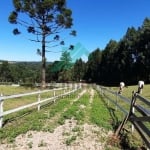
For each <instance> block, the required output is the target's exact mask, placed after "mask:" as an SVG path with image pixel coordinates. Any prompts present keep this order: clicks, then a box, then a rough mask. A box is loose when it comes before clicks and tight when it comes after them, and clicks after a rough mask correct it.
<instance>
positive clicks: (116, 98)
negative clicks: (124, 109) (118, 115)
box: [116, 92, 118, 110]
mask: <svg viewBox="0 0 150 150" xmlns="http://www.w3.org/2000/svg"><path fill="white" fill-rule="evenodd" d="M117 103H118V92H116V104H117ZM117 108H118V107H117V105H116V110H117Z"/></svg>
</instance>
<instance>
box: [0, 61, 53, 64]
mask: <svg viewBox="0 0 150 150" xmlns="http://www.w3.org/2000/svg"><path fill="white" fill-rule="evenodd" d="M5 61H7V62H8V63H9V64H41V61H9V60H0V64H2V62H5ZM46 63H47V64H51V63H52V62H46Z"/></svg>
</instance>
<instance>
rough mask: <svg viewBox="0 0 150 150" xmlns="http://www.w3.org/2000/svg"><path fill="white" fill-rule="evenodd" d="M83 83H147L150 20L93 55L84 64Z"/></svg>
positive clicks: (149, 73)
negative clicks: (85, 69) (89, 81)
mask: <svg viewBox="0 0 150 150" xmlns="http://www.w3.org/2000/svg"><path fill="white" fill-rule="evenodd" d="M85 79H91V81H92V82H99V83H101V84H118V83H119V82H120V81H124V82H125V83H127V84H137V81H138V80H144V81H145V82H146V83H149V82H150V19H149V18H145V19H144V21H143V24H142V26H141V27H138V29H135V28H134V27H130V28H128V29H127V32H126V33H125V35H124V36H123V37H122V39H121V40H120V41H119V42H117V41H114V40H110V42H109V43H108V44H107V45H106V47H105V49H104V50H103V51H100V50H99V49H97V50H95V51H93V52H92V53H91V54H90V56H89V59H88V62H87V71H86V73H85Z"/></svg>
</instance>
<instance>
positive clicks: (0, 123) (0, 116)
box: [0, 86, 80, 128]
mask: <svg viewBox="0 0 150 150" xmlns="http://www.w3.org/2000/svg"><path fill="white" fill-rule="evenodd" d="M79 88H80V87H79V86H74V87H71V88H69V89H68V88H67V87H65V88H57V89H51V90H43V91H36V92H31V93H24V94H17V95H11V96H0V128H2V126H3V117H4V116H6V115H8V114H11V113H14V112H18V111H20V110H23V109H26V108H30V107H33V106H37V108H38V111H39V110H40V107H41V104H44V103H46V102H52V101H54V102H55V100H57V99H59V98H61V97H63V96H66V95H69V94H71V93H73V92H75V91H76V90H77V89H79ZM66 89H68V90H69V91H68V92H65V90H66ZM63 90H64V92H63V93H60V94H59V95H55V92H56V91H63ZM48 92H53V93H54V94H53V97H50V98H46V99H43V100H41V94H42V93H48ZM31 95H38V96H37V102H33V103H30V104H27V105H24V106H21V107H18V108H14V109H11V110H7V111H3V110H4V109H3V104H4V102H5V100H6V99H7V100H8V99H13V98H20V97H24V96H31Z"/></svg>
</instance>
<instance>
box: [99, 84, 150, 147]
mask: <svg viewBox="0 0 150 150" xmlns="http://www.w3.org/2000/svg"><path fill="white" fill-rule="evenodd" d="M96 88H97V90H98V91H99V92H100V94H101V95H102V96H104V97H105V98H106V100H107V103H108V105H109V102H111V103H113V104H114V106H115V107H116V110H117V108H118V109H119V110H120V111H122V112H123V113H124V119H123V120H122V122H121V124H120V126H119V127H118V129H117V130H116V132H115V134H116V135H118V134H119V132H120V131H121V130H122V129H123V127H124V125H125V123H126V122H127V121H130V122H131V123H132V128H131V129H132V130H131V131H132V132H133V131H134V128H135V129H136V130H137V131H138V133H139V134H140V136H141V138H142V139H143V141H144V142H145V144H146V146H147V147H148V148H150V100H149V99H146V98H144V97H142V96H141V95H139V94H137V93H135V92H134V91H133V93H132V98H131V99H129V98H126V97H125V96H122V95H120V94H118V92H115V91H112V90H110V89H108V88H107V87H103V86H97V87H96ZM121 103H124V104H125V105H123V106H121ZM111 106H112V105H111ZM125 106H128V107H126V108H125Z"/></svg>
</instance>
